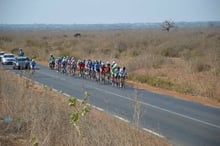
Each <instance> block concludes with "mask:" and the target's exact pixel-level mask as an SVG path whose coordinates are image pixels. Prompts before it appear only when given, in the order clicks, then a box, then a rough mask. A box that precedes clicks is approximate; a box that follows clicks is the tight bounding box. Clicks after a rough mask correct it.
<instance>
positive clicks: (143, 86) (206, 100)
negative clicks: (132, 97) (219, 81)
mask: <svg viewBox="0 0 220 146" xmlns="http://www.w3.org/2000/svg"><path fill="white" fill-rule="evenodd" d="M127 84H128V85H130V86H133V87H135V88H139V89H145V90H148V91H152V92H155V93H159V94H165V95H169V96H173V97H175V98H179V99H183V100H188V101H192V102H196V103H200V104H204V105H209V106H214V107H220V102H219V101H217V100H215V99H210V98H207V97H200V96H192V95H186V94H182V93H178V92H175V91H170V90H166V89H162V88H157V87H153V86H149V85H147V84H141V83H137V82H133V81H127Z"/></svg>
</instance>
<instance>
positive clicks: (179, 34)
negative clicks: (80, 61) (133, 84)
mask: <svg viewBox="0 0 220 146" xmlns="http://www.w3.org/2000/svg"><path fill="white" fill-rule="evenodd" d="M75 33H76V31H74V30H72V31H71V30H68V31H65V30H62V31H61V30H48V31H40V30H39V31H2V32H1V33H0V48H1V49H3V50H7V51H13V52H16V50H17V48H19V47H21V48H23V49H24V51H25V53H26V54H27V55H29V56H32V57H36V58H37V59H38V60H47V58H48V55H49V54H50V53H53V54H54V55H55V56H64V55H68V56H74V57H77V58H91V59H97V60H104V61H113V60H115V61H117V62H119V64H120V65H121V66H126V67H127V69H128V73H129V79H130V80H136V81H137V80H138V82H142V83H147V84H150V85H154V86H155V85H156V86H159V87H161V88H165V89H169V90H174V91H177V92H182V93H185V94H190V95H196V96H202V97H208V98H213V99H217V100H220V65H219V64H220V43H219V41H220V28H219V27H210V28H182V29H180V28H179V29H176V30H173V31H171V32H169V33H167V32H165V31H161V30H154V29H146V30H105V31H92V30H91V31H80V33H81V34H82V36H81V37H80V38H76V37H74V34H75Z"/></svg>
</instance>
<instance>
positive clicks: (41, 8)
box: [0, 0, 220, 24]
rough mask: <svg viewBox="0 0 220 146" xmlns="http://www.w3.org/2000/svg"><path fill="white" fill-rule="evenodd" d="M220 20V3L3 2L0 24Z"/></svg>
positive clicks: (185, 0) (140, 0) (126, 0)
mask: <svg viewBox="0 0 220 146" xmlns="http://www.w3.org/2000/svg"><path fill="white" fill-rule="evenodd" d="M165 20H172V21H174V22H180V21H185V22H195V21H220V0H0V24H112V23H152V22H163V21H165Z"/></svg>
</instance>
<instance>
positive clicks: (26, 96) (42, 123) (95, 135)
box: [0, 68, 169, 146]
mask: <svg viewBox="0 0 220 146" xmlns="http://www.w3.org/2000/svg"><path fill="white" fill-rule="evenodd" d="M0 74H1V76H0V145H2V146H26V145H27V146H31V145H34V146H36V145H39V146H63V145H64V146H74V145H75V146H84V145H85V146H87V145H91V146H103V145H112V146H121V145H126V146H130V145H135V146H136V145H150V146H167V145H169V144H168V143H167V142H166V141H165V140H164V139H161V138H159V137H156V136H154V135H151V134H148V133H146V132H144V131H142V130H140V129H138V128H135V127H134V126H131V125H130V124H128V123H125V122H123V121H121V120H118V119H115V118H113V117H112V116H110V115H106V114H105V113H103V112H100V111H97V110H95V109H92V108H91V109H90V111H89V113H88V114H87V115H86V116H84V117H82V118H81V119H80V121H78V123H77V126H78V127H79V130H80V135H79V132H78V131H77V130H76V128H75V127H74V126H73V125H72V124H71V119H70V115H71V113H72V112H73V109H72V108H71V107H69V106H68V98H66V97H64V96H63V95H62V94H60V93H55V92H53V91H52V90H51V89H50V88H48V87H43V86H39V85H36V84H34V83H33V82H32V81H30V80H27V79H24V78H21V77H19V76H16V75H14V74H12V73H10V72H6V71H4V70H2V69H1V68H0ZM23 74H27V75H28V76H29V74H28V72H25V71H24V72H21V76H22V75H23ZM29 77H31V76H29ZM79 106H80V105H77V107H78V108H80V107H79ZM4 117H10V118H11V121H10V122H3V118H4Z"/></svg>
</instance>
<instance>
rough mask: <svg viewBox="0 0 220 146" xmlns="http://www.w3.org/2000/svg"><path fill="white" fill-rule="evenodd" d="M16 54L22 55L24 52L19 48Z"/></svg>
mask: <svg viewBox="0 0 220 146" xmlns="http://www.w3.org/2000/svg"><path fill="white" fill-rule="evenodd" d="M18 56H24V52H23V50H22V49H21V48H20V49H19V51H18Z"/></svg>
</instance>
